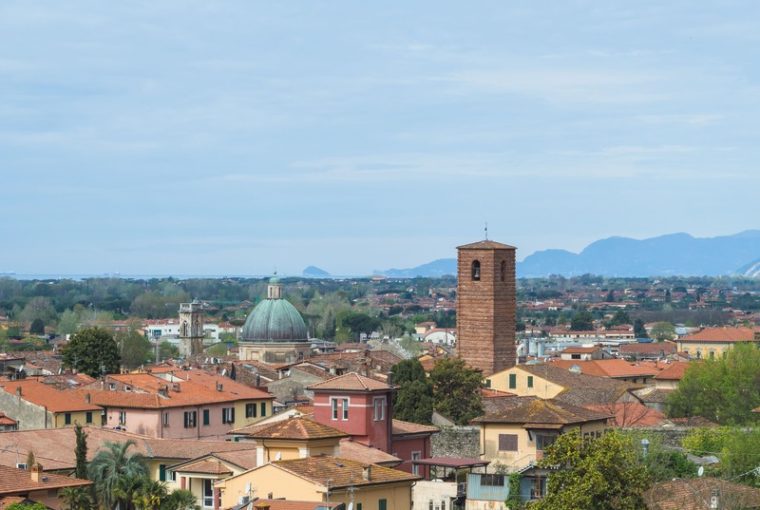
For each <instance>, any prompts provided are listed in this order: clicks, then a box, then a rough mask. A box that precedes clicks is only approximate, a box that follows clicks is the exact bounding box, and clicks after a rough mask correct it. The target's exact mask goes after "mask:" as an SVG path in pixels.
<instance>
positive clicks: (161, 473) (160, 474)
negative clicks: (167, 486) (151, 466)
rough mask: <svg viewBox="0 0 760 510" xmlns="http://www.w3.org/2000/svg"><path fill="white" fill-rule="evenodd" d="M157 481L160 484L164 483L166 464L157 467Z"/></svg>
mask: <svg viewBox="0 0 760 510" xmlns="http://www.w3.org/2000/svg"><path fill="white" fill-rule="evenodd" d="M158 479H159V481H162V482H165V481H166V464H159V465H158Z"/></svg>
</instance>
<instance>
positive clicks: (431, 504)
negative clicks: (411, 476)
mask: <svg viewBox="0 0 760 510" xmlns="http://www.w3.org/2000/svg"><path fill="white" fill-rule="evenodd" d="M428 510H433V500H432V499H431V500H430V502H429V503H428Z"/></svg>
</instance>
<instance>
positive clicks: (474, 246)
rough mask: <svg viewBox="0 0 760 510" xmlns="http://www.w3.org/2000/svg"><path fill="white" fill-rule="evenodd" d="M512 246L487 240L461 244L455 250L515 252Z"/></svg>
mask: <svg viewBox="0 0 760 510" xmlns="http://www.w3.org/2000/svg"><path fill="white" fill-rule="evenodd" d="M516 249H517V248H515V247H514V246H510V245H508V244H503V243H497V242H496V241H491V240H488V239H485V240H483V241H478V242H475V243H470V244H463V245H462V246H457V250H516Z"/></svg>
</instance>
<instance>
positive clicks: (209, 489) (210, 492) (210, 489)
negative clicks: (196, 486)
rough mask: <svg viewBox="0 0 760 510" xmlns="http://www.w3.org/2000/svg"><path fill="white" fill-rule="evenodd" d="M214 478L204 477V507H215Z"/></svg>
mask: <svg viewBox="0 0 760 510" xmlns="http://www.w3.org/2000/svg"><path fill="white" fill-rule="evenodd" d="M213 483H214V482H213V480H210V479H208V478H204V479H203V507H204V508H213V507H214V485H213Z"/></svg>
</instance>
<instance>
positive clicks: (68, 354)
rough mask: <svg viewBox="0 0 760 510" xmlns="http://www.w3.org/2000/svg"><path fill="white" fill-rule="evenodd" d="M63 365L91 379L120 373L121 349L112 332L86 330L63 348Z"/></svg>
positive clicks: (98, 329)
mask: <svg viewBox="0 0 760 510" xmlns="http://www.w3.org/2000/svg"><path fill="white" fill-rule="evenodd" d="M63 365H64V366H65V367H67V368H72V369H75V370H78V371H79V372H84V373H85V374H87V375H89V376H91V377H100V376H101V375H103V374H112V373H114V372H118V371H119V347H118V345H116V341H115V340H114V338H113V335H112V334H111V332H110V331H108V330H106V329H103V328H99V327H92V328H85V329H82V330H81V331H79V332H77V333H75V334H74V335H72V337H71V340H70V341H69V343H68V344H67V345H66V346H65V347H64V348H63Z"/></svg>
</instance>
